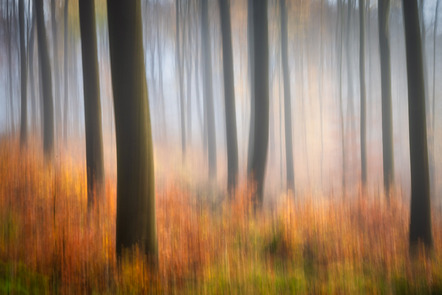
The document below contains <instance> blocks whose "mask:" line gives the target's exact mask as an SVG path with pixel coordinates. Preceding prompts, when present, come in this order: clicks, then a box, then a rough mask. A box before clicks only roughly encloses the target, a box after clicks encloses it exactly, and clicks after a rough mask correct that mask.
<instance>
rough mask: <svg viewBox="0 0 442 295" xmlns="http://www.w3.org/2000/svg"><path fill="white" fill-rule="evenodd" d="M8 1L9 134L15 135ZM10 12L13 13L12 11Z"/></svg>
mask: <svg viewBox="0 0 442 295" xmlns="http://www.w3.org/2000/svg"><path fill="white" fill-rule="evenodd" d="M9 5H10V4H9V0H6V13H7V19H6V26H7V28H6V30H7V34H8V57H9V58H8V70H9V107H10V111H9V114H10V119H11V133H12V134H15V119H14V117H15V116H14V98H13V96H14V93H13V90H12V26H11V22H12V20H11V19H12V13H10V11H9V10H10V9H9ZM12 11H14V10H13V9H12Z"/></svg>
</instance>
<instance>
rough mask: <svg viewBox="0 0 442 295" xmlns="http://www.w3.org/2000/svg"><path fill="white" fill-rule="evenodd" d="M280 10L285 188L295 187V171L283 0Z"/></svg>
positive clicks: (285, 10) (282, 0) (291, 188)
mask: <svg viewBox="0 0 442 295" xmlns="http://www.w3.org/2000/svg"><path fill="white" fill-rule="evenodd" d="M280 12H281V53H282V57H281V58H282V75H283V79H284V118H285V125H284V126H285V160H286V166H287V189H288V190H292V191H294V189H295V178H294V177H295V175H294V174H295V173H294V170H293V146H292V103H291V92H290V70H289V61H288V53H287V51H288V44H287V43H288V42H287V39H288V38H287V35H288V33H287V7H286V2H285V0H280Z"/></svg>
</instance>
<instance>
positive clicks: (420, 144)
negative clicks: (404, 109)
mask: <svg viewBox="0 0 442 295" xmlns="http://www.w3.org/2000/svg"><path fill="white" fill-rule="evenodd" d="M402 4H403V10H404V24H405V45H406V55H407V76H408V121H409V138H410V168H411V210H410V250H411V251H414V249H415V248H416V246H417V244H418V242H419V241H421V242H423V243H424V245H425V246H426V247H428V248H430V247H432V245H433V237H432V233H431V208H430V175H429V167H428V147H427V122H426V112H425V111H426V109H425V83H424V65H423V57H422V55H423V52H422V42H421V32H420V30H419V16H418V9H417V8H418V7H417V0H403V1H402Z"/></svg>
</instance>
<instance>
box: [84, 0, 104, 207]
mask: <svg viewBox="0 0 442 295" xmlns="http://www.w3.org/2000/svg"><path fill="white" fill-rule="evenodd" d="M79 8H80V33H81V53H82V61H83V90H84V118H85V129H86V130H85V131H86V168H87V187H88V206H89V207H90V206H91V205H92V204H93V202H94V195H95V193H100V190H101V188H102V185H103V182H104V164H103V139H102V135H101V132H102V131H101V101H100V79H99V71H98V52H97V32H96V25H95V1H94V0H80V2H79Z"/></svg>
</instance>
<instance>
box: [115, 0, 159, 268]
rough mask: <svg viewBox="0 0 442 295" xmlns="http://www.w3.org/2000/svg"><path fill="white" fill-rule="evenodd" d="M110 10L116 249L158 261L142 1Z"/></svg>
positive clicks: (120, 2)
mask: <svg viewBox="0 0 442 295" xmlns="http://www.w3.org/2000/svg"><path fill="white" fill-rule="evenodd" d="M107 14H108V23H109V49H110V59H111V69H112V89H113V94H114V110H115V126H116V140H117V230H116V250H117V255H118V256H120V257H121V254H122V250H123V249H124V248H129V247H132V246H135V245H138V246H140V247H141V248H142V249H143V250H144V253H145V254H146V255H147V256H148V257H149V259H150V261H151V262H152V263H153V264H156V263H157V260H158V243H157V233H156V222H155V181H154V163H153V145H152V133H151V123H150V113H149V100H148V92H147V84H146V73H145V69H144V54H143V42H142V38H143V35H142V33H143V32H142V25H141V4H140V1H139V0H136V1H135V0H134V1H120V0H108V1H107ZM123 40H124V42H122V41H123Z"/></svg>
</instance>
